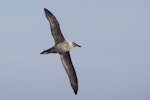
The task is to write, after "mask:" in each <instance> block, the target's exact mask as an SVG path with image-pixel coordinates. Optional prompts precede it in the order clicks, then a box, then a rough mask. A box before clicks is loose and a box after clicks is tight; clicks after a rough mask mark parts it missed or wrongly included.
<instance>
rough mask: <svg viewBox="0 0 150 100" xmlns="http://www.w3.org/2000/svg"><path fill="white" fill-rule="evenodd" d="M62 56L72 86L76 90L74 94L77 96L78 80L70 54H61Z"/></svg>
mask: <svg viewBox="0 0 150 100" xmlns="http://www.w3.org/2000/svg"><path fill="white" fill-rule="evenodd" d="M60 56H61V61H62V63H63V65H64V68H65V70H66V72H67V74H68V77H69V80H70V84H71V86H72V88H73V90H74V93H75V94H77V91H78V79H77V76H76V72H75V69H74V67H73V64H72V61H71V57H70V53H69V52H66V53H62V54H60Z"/></svg>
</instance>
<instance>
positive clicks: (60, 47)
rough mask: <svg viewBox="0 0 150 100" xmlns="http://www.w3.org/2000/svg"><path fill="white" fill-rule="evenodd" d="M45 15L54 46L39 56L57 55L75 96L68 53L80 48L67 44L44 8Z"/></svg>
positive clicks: (73, 73) (54, 19)
mask: <svg viewBox="0 0 150 100" xmlns="http://www.w3.org/2000/svg"><path fill="white" fill-rule="evenodd" d="M44 11H45V15H46V17H47V19H48V20H49V23H50V26H51V33H52V36H53V38H54V40H55V45H54V46H53V47H51V48H49V49H47V50H44V51H43V52H41V53H40V54H49V53H59V54H60V57H61V61H62V64H63V66H64V68H65V70H66V72H67V74H68V77H69V80H70V83H71V86H72V88H73V90H74V93H75V94H77V91H78V79H77V75H76V72H75V69H74V67H73V64H72V61H71V57H70V53H69V51H70V50H71V49H72V48H74V47H77V46H78V47H81V46H80V45H78V44H76V43H75V42H67V41H66V40H65V38H64V36H63V35H62V33H61V30H60V26H59V23H58V21H57V19H56V18H55V16H54V15H53V14H52V13H51V12H50V11H49V10H47V9H46V8H44Z"/></svg>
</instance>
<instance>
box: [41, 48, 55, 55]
mask: <svg viewBox="0 0 150 100" xmlns="http://www.w3.org/2000/svg"><path fill="white" fill-rule="evenodd" d="M49 53H56V52H55V49H54V48H53V47H52V48H50V49H47V50H44V51H43V52H41V53H40V54H49Z"/></svg>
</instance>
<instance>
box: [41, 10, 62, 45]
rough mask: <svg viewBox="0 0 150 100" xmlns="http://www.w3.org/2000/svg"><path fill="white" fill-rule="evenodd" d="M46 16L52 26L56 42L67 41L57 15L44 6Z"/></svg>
mask: <svg viewBox="0 0 150 100" xmlns="http://www.w3.org/2000/svg"><path fill="white" fill-rule="evenodd" d="M44 11H45V15H46V18H47V19H48V21H49V23H50V27H51V32H52V36H53V38H54V40H55V43H56V44H57V43H61V42H63V41H65V38H64V36H63V35H62V33H61V30H60V25H59V22H58V21H57V19H56V17H55V16H54V15H53V14H52V13H51V12H50V11H49V10H47V9H46V8H44Z"/></svg>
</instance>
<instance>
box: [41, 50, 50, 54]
mask: <svg viewBox="0 0 150 100" xmlns="http://www.w3.org/2000/svg"><path fill="white" fill-rule="evenodd" d="M40 54H49V52H48V51H47V50H45V51H43V52H41V53H40Z"/></svg>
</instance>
